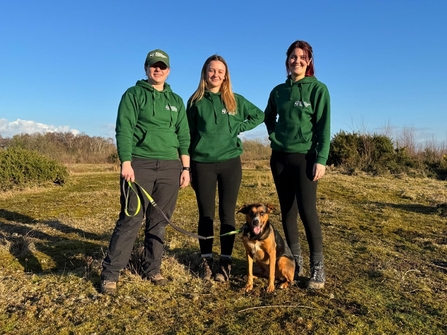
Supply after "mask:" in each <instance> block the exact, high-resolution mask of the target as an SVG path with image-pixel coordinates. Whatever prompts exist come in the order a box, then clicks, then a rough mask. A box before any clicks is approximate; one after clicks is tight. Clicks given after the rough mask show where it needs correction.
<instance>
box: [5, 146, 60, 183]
mask: <svg viewBox="0 0 447 335" xmlns="http://www.w3.org/2000/svg"><path fill="white" fill-rule="evenodd" d="M67 178H68V171H67V168H66V167H65V166H63V165H61V164H60V163H58V162H56V161H54V160H52V159H49V158H47V157H45V156H43V155H41V154H39V153H38V152H36V151H32V150H27V149H22V148H19V147H14V148H9V149H6V150H1V151H0V189H1V190H7V189H10V188H17V187H18V188H20V187H23V186H33V185H39V184H44V183H46V182H53V183H57V184H60V185H62V184H64V183H65V182H66V180H67Z"/></svg>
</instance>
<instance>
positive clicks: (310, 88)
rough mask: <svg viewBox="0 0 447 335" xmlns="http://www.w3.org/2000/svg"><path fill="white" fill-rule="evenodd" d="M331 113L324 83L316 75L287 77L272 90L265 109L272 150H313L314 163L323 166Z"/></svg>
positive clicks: (329, 135) (291, 151)
mask: <svg viewBox="0 0 447 335" xmlns="http://www.w3.org/2000/svg"><path fill="white" fill-rule="evenodd" d="M330 112H331V107H330V97H329V91H328V89H327V87H326V85H324V84H323V83H322V82H320V81H318V80H317V78H315V77H304V78H303V79H300V80H298V81H297V82H293V81H292V80H291V79H290V77H289V78H288V79H287V80H286V82H285V83H284V84H280V85H278V86H276V87H275V88H274V89H273V90H272V92H271V93H270V97H269V101H268V104H267V108H266V110H265V125H266V126H267V132H268V134H269V139H270V142H271V143H270V145H271V148H272V150H275V151H280V152H286V153H303V154H307V153H315V154H316V155H317V159H316V163H319V164H323V165H326V161H327V159H328V155H329V147H330V141H331V133H330ZM277 116H278V119H277Z"/></svg>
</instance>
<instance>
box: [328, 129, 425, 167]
mask: <svg viewBox="0 0 447 335" xmlns="http://www.w3.org/2000/svg"><path fill="white" fill-rule="evenodd" d="M328 164H329V165H334V166H340V167H343V168H345V170H347V171H348V172H351V173H352V172H354V171H364V172H370V173H373V174H383V173H402V172H407V171H408V170H409V169H410V168H415V167H417V166H418V162H417V161H416V160H415V159H414V158H412V157H410V156H409V155H408V154H407V152H406V150H405V148H400V149H399V148H398V149H395V147H394V143H393V140H392V139H391V138H390V137H388V136H385V135H379V134H359V133H345V132H344V131H340V132H339V133H337V134H336V135H335V136H334V137H333V139H332V141H331V149H330V153H329V159H328Z"/></svg>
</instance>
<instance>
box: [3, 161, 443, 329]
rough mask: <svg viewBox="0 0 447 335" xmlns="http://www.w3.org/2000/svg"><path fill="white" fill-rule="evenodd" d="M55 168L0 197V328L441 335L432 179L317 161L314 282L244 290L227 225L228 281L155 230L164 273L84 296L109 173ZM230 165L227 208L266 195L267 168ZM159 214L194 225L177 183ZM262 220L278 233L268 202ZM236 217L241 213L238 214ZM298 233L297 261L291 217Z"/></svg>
mask: <svg viewBox="0 0 447 335" xmlns="http://www.w3.org/2000/svg"><path fill="white" fill-rule="evenodd" d="M264 166H265V165H264ZM69 169H70V172H71V177H70V180H69V182H68V183H67V184H66V185H65V186H63V187H61V186H54V187H45V188H34V189H28V190H25V191H10V192H4V193H2V194H0V333H1V334H27V335H29V334H124V333H126V334H185V335H186V334H325V335H329V334H387V335H388V334H446V333H447V325H446V321H445V320H446V316H447V303H446V302H447V256H446V251H447V208H446V207H447V206H446V202H447V183H446V182H445V181H436V180H432V179H422V178H418V179H413V178H408V177H406V176H399V177H392V176H389V177H372V176H368V175H364V174H360V175H356V176H347V175H343V174H340V173H338V172H337V171H336V170H329V171H328V173H327V175H326V176H325V177H324V178H323V179H322V180H321V182H320V184H319V193H318V195H319V196H318V208H319V212H320V219H321V224H322V228H323V236H324V247H325V260H326V271H327V283H326V287H325V289H324V290H322V291H318V292H314V291H309V290H306V289H303V288H302V287H300V285H294V286H292V287H291V288H290V289H287V290H275V292H274V293H273V294H267V293H266V291H265V289H266V287H267V281H266V280H265V279H260V278H258V279H255V288H254V290H253V291H252V292H250V293H245V292H244V290H243V288H244V285H245V280H246V274H245V273H246V261H245V256H244V252H243V246H242V242H241V241H240V236H238V237H237V239H236V245H235V252H234V268H233V279H232V281H231V282H230V283H224V284H221V283H214V282H213V283H204V282H202V281H201V280H200V279H199V278H198V277H197V271H198V255H199V254H198V250H199V249H198V242H197V241H196V240H194V239H192V238H190V237H188V236H185V235H182V234H180V233H178V232H177V231H175V230H174V229H172V228H171V227H168V228H167V238H166V248H165V257H164V260H163V265H162V271H163V273H164V275H165V276H167V277H168V278H169V279H170V282H169V284H168V285H167V286H164V287H155V286H153V285H151V284H150V283H149V282H147V281H143V280H142V279H141V278H140V277H139V276H138V275H137V274H136V273H135V267H134V266H131V267H130V268H129V269H127V270H124V271H123V273H122V275H121V277H120V282H119V283H118V293H117V295H116V296H106V295H103V294H100V293H98V287H99V274H100V264H101V261H102V259H103V257H104V253H105V250H106V248H107V245H108V241H109V238H110V235H111V233H112V230H113V227H114V225H115V220H116V218H117V214H118V209H119V208H118V197H119V190H118V172H117V171H116V169H114V168H113V167H111V166H105V165H91V166H88V165H73V166H70V167H69ZM243 173H244V174H243V181H242V187H241V191H240V196H239V200H238V205H240V206H242V205H243V204H244V203H249V202H254V201H263V202H269V203H272V204H277V203H278V201H277V197H276V192H275V189H274V185H273V183H272V178H271V175H270V171H269V170H268V169H267V168H265V167H263V166H262V164H261V165H259V166H253V167H248V166H247V167H246V168H244V171H243ZM172 221H173V222H174V223H176V224H177V225H180V226H182V227H183V228H185V229H187V230H189V231H194V232H196V226H197V207H196V201H195V197H194V193H193V191H192V189H191V188H190V187H188V188H187V189H185V190H182V191H181V192H180V197H179V201H178V205H177V209H176V211H175V214H174V217H173V219H172ZM271 221H272V223H273V224H274V226H275V227H276V228H278V230H279V231H280V232H281V234H282V229H281V223H280V215H279V211H276V212H275V213H274V214H273V215H272V216H271ZM237 222H238V224H239V225H240V226H241V225H242V224H243V216H242V215H241V214H237ZM217 223H218V222H217ZM300 232H301V240H302V245H303V246H304V250H303V252H304V254H305V257H306V258H308V250H307V243H306V242H305V237H304V232H303V229H302V225H301V223H300ZM217 233H218V232H217V231H216V237H217ZM216 243H218V239H216ZM139 250H141V236H140V237H139V239H138V241H137V243H136V245H135V252H136V253H137V252H138V251H139ZM218 250H219V249H218V245H216V246H215V249H214V251H215V252H216V257H217V252H218ZM132 264H135V262H134V263H132ZM307 270H308V269H307Z"/></svg>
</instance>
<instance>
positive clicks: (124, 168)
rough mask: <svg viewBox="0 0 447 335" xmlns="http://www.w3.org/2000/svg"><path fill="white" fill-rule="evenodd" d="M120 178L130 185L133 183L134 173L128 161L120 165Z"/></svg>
mask: <svg viewBox="0 0 447 335" xmlns="http://www.w3.org/2000/svg"><path fill="white" fill-rule="evenodd" d="M121 176H122V177H123V178H124V179H125V180H126V181H129V180H130V181H131V182H132V183H133V182H134V181H135V173H134V171H133V167H132V163H131V162H130V161H125V162H123V163H122V164H121Z"/></svg>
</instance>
